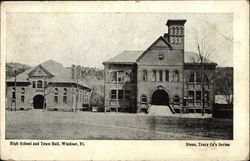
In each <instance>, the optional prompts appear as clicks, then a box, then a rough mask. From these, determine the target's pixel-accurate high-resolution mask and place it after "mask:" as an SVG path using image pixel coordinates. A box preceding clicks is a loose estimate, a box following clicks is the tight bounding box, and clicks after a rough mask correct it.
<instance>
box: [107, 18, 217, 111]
mask: <svg viewBox="0 0 250 161" xmlns="http://www.w3.org/2000/svg"><path fill="white" fill-rule="evenodd" d="M185 22H186V20H168V21H167V23H166V25H167V26H168V33H165V34H164V36H160V37H158V39H157V40H156V41H155V42H153V43H152V45H150V46H149V47H148V48H147V49H146V50H144V51H130V50H126V51H124V52H122V53H121V54H119V55H117V56H115V57H113V58H110V59H109V60H107V61H104V62H103V64H104V70H105V75H104V83H105V111H127V112H147V111H149V109H150V107H151V106H152V105H164V106H168V107H169V108H170V110H171V111H172V112H173V113H175V112H181V113H185V112H193V113H196V112H201V110H202V105H203V102H204V106H205V111H206V112H211V110H212V104H213V103H214V81H213V80H212V81H209V82H208V83H207V86H206V89H204V90H205V91H204V95H202V94H201V82H200V74H199V72H198V71H199V70H200V62H199V56H198V54H197V53H195V52H188V51H184V40H185V39H184V24H185ZM203 62H205V64H206V69H207V71H208V73H210V74H208V75H206V78H207V79H210V78H209V77H211V76H212V75H213V73H214V72H215V69H216V66H217V64H216V63H214V62H212V61H211V60H208V59H206V58H204V59H203Z"/></svg>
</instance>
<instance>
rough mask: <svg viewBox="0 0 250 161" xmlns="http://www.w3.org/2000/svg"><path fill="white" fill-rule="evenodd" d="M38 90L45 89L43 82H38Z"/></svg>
mask: <svg viewBox="0 0 250 161" xmlns="http://www.w3.org/2000/svg"><path fill="white" fill-rule="evenodd" d="M37 88H43V82H42V81H41V80H39V81H37Z"/></svg>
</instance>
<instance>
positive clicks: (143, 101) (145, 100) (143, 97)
mask: <svg viewBox="0 0 250 161" xmlns="http://www.w3.org/2000/svg"><path fill="white" fill-rule="evenodd" d="M141 103H147V97H146V96H145V95H142V96H141Z"/></svg>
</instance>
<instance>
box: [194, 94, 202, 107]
mask: <svg viewBox="0 0 250 161" xmlns="http://www.w3.org/2000/svg"><path fill="white" fill-rule="evenodd" d="M195 105H197V106H200V105H201V91H196V92H195Z"/></svg>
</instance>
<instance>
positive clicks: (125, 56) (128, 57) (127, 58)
mask: <svg viewBox="0 0 250 161" xmlns="http://www.w3.org/2000/svg"><path fill="white" fill-rule="evenodd" d="M143 52H144V51H138V50H125V51H123V52H122V53H120V54H119V55H117V56H114V57H112V58H111V59H109V60H107V61H105V62H104V64H105V63H128V64H133V63H135V62H136V60H137V59H138V58H139V57H140V56H141V54H142V53H143Z"/></svg>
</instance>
